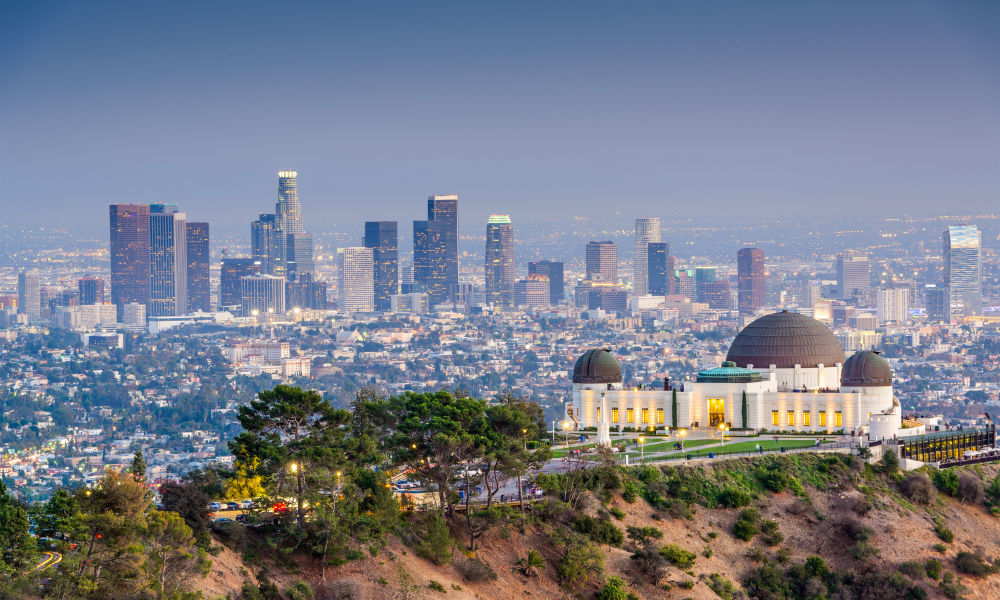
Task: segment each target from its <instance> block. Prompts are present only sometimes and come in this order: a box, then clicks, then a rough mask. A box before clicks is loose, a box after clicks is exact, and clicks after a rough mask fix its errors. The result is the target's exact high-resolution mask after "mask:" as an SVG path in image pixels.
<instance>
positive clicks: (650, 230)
mask: <svg viewBox="0 0 1000 600" xmlns="http://www.w3.org/2000/svg"><path fill="white" fill-rule="evenodd" d="M659 241H660V218H659V217H643V218H639V219H636V220H635V255H634V256H633V257H632V289H633V292H634V293H635V295H636V296H645V295H646V294H649V293H650V292H649V256H648V252H647V248H648V245H649V244H650V243H652V242H659Z"/></svg>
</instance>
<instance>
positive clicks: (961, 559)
mask: <svg viewBox="0 0 1000 600" xmlns="http://www.w3.org/2000/svg"><path fill="white" fill-rule="evenodd" d="M955 569H957V570H958V572H959V573H964V574H966V575H972V576H973V577H984V576H986V575H988V574H990V573H993V572H995V569H994V568H993V567H992V566H991V565H990V564H989V563H988V562H986V561H985V560H983V557H981V556H979V555H978V554H975V553H974V552H959V553H958V554H957V555H956V556H955Z"/></svg>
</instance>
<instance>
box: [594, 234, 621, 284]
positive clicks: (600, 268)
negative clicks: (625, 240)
mask: <svg viewBox="0 0 1000 600" xmlns="http://www.w3.org/2000/svg"><path fill="white" fill-rule="evenodd" d="M586 262H587V279H588V280H589V281H599V282H603V283H611V284H614V285H618V246H617V245H616V244H615V243H614V242H612V241H610V240H607V241H603V242H588V243H587V254H586Z"/></svg>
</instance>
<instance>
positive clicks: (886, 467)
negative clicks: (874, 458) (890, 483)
mask: <svg viewBox="0 0 1000 600" xmlns="http://www.w3.org/2000/svg"><path fill="white" fill-rule="evenodd" d="M878 468H879V470H880V471H882V472H883V473H885V474H886V475H895V474H896V473H897V472H899V457H898V456H896V453H895V452H882V458H881V460H879V461H878Z"/></svg>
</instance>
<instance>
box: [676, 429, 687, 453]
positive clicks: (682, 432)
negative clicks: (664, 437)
mask: <svg viewBox="0 0 1000 600" xmlns="http://www.w3.org/2000/svg"><path fill="white" fill-rule="evenodd" d="M677 435H679V436H681V451H683V450H684V436H686V435H687V429H681V430H680V431H678V432H677Z"/></svg>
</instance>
